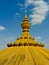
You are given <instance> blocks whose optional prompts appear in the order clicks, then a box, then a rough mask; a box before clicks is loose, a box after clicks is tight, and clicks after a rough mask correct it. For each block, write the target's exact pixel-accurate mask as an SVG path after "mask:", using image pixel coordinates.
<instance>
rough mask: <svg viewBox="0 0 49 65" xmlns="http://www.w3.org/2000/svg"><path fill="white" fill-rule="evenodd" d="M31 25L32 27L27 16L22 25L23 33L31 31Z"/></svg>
mask: <svg viewBox="0 0 49 65" xmlns="http://www.w3.org/2000/svg"><path fill="white" fill-rule="evenodd" d="M30 25H31V24H30V22H29V20H28V17H27V15H26V14H25V16H24V20H23V22H22V24H21V26H22V29H23V31H29V28H30Z"/></svg>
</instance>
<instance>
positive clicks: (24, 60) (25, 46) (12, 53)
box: [0, 15, 49, 65]
mask: <svg viewBox="0 0 49 65" xmlns="http://www.w3.org/2000/svg"><path fill="white" fill-rule="evenodd" d="M30 25H31V24H30V22H29V20H28V18H27V16H26V15H25V17H24V20H23V22H22V24H21V27H22V35H21V36H20V37H19V38H17V40H16V41H15V42H12V43H8V44H7V46H8V47H7V48H5V49H3V50H0V65H49V50H47V49H46V48H44V44H39V43H38V42H36V41H35V39H34V38H32V37H31V35H30V33H29V29H30Z"/></svg>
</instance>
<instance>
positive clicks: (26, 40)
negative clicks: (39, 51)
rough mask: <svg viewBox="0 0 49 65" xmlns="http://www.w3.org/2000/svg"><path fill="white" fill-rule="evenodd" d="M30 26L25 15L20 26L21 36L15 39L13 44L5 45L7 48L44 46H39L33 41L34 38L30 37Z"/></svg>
mask: <svg viewBox="0 0 49 65" xmlns="http://www.w3.org/2000/svg"><path fill="white" fill-rule="evenodd" d="M30 25H31V24H30V22H29V20H28V17H27V15H26V14H25V16H24V20H23V22H22V24H21V27H22V31H23V32H22V35H21V36H20V37H19V38H17V40H16V41H15V42H13V43H10V44H7V46H8V47H11V46H22V45H24V46H26V45H29V46H40V47H43V46H44V45H43V44H39V43H38V42H36V41H35V39H34V38H32V37H31V35H30V32H29V29H30Z"/></svg>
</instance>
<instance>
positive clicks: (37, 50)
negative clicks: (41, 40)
mask: <svg viewBox="0 0 49 65" xmlns="http://www.w3.org/2000/svg"><path fill="white" fill-rule="evenodd" d="M0 65H49V51H48V50H47V49H45V48H43V47H35V46H33V47H32V46H17V47H8V48H6V49H4V50H2V51H0Z"/></svg>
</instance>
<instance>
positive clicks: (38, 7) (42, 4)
mask: <svg viewBox="0 0 49 65" xmlns="http://www.w3.org/2000/svg"><path fill="white" fill-rule="evenodd" d="M30 4H32V5H34V8H32V9H31V11H32V14H31V15H30V16H29V17H30V18H31V23H32V25H35V24H41V23H42V22H43V20H44V19H45V18H46V16H47V14H48V12H49V5H48V3H47V2H46V1H44V0H26V3H25V6H26V7H27V6H28V5H30Z"/></svg>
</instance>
